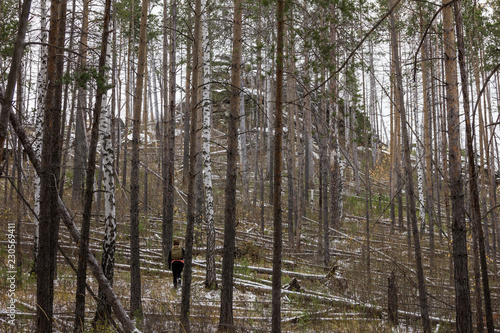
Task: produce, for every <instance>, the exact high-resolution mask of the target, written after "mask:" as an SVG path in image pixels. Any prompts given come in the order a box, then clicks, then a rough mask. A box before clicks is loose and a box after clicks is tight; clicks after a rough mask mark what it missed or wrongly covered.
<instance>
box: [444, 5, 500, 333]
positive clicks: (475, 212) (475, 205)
mask: <svg viewBox="0 0 500 333" xmlns="http://www.w3.org/2000/svg"><path fill="white" fill-rule="evenodd" d="M453 7H454V13H455V24H456V31H457V48H458V60H459V61H458V63H459V65H460V77H461V79H462V97H463V99H464V103H463V105H464V113H465V114H464V116H465V132H466V138H467V156H468V160H469V168H468V169H469V179H470V183H469V191H470V193H469V195H470V200H471V223H472V228H474V229H475V233H476V235H477V241H478V244H479V256H480V260H481V273H482V274H481V275H482V284H483V293H484V309H485V311H486V326H487V328H488V333H493V332H494V330H495V328H494V324H493V311H492V307H491V294H490V285H489V280H488V267H487V263H486V251H485V247H484V235H483V229H482V226H481V208H480V206H479V191H478V185H479V184H478V179H477V173H476V165H475V160H474V148H473V145H472V129H471V124H470V110H469V105H470V104H469V94H468V91H467V82H468V81H467V71H466V69H465V59H464V58H465V46H464V36H463V23H462V3H461V1H460V0H458V1H457V2H455V3H454V5H453ZM478 287H479V285H477V286H476V288H478ZM482 321H483V318H482V316H481V317H480V318H478V330H480V331H482V329H483V324H482Z"/></svg>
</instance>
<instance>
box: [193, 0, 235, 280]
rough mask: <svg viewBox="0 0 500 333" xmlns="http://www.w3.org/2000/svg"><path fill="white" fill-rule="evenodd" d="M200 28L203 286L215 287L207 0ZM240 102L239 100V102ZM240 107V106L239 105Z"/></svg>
mask: <svg viewBox="0 0 500 333" xmlns="http://www.w3.org/2000/svg"><path fill="white" fill-rule="evenodd" d="M201 7H202V12H201V25H202V26H201V28H202V50H203V52H202V53H203V78H202V81H203V82H202V84H203V91H202V94H203V95H202V97H203V98H202V108H203V133H202V141H203V149H202V153H203V181H204V185H205V204H206V212H205V218H206V223H207V252H206V263H207V272H206V277H205V287H207V288H215V287H217V279H216V275H215V225H214V195H213V189H212V160H211V157H210V132H211V130H212V128H211V121H210V118H211V114H212V94H211V84H210V81H211V79H212V66H211V57H212V49H211V45H210V38H209V34H208V9H209V6H208V1H207V0H202V3H201ZM240 103H241V102H240ZM240 107H241V106H240Z"/></svg>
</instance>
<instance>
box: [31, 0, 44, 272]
mask: <svg viewBox="0 0 500 333" xmlns="http://www.w3.org/2000/svg"><path fill="white" fill-rule="evenodd" d="M40 29H41V36H40V42H41V43H42V45H41V47H40V60H41V64H40V70H39V72H38V76H37V94H36V95H37V108H36V115H35V140H34V141H33V150H34V151H35V154H36V157H37V158H38V159H40V158H41V155H42V135H43V132H42V129H43V113H44V110H45V94H46V93H47V52H48V49H47V46H46V45H43V44H46V43H47V38H48V33H47V8H46V1H45V0H42V1H41V2H40ZM33 188H34V194H35V195H34V197H35V198H34V206H33V208H34V209H33V210H34V212H35V218H34V221H35V233H34V237H33V268H32V270H31V271H32V272H33V273H34V272H36V267H37V260H38V237H39V217H40V177H39V176H38V174H37V173H36V172H35V175H34V182H33Z"/></svg>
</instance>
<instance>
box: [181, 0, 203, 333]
mask: <svg viewBox="0 0 500 333" xmlns="http://www.w3.org/2000/svg"><path fill="white" fill-rule="evenodd" d="M194 17H195V20H194V21H195V24H194V40H193V54H192V56H193V69H192V75H193V79H192V91H191V108H190V110H191V124H190V125H191V132H190V142H189V182H188V207H187V226H186V237H185V251H186V254H185V256H184V274H183V281H182V301H181V316H180V317H181V318H180V322H181V330H183V331H185V332H190V331H191V329H190V325H189V311H190V310H189V309H190V297H191V279H192V274H193V271H192V260H193V259H192V251H193V238H194V226H195V223H196V219H197V216H196V199H197V194H196V193H195V186H196V173H197V164H196V155H197V154H198V153H199V151H197V148H198V147H197V144H196V140H197V130H198V87H199V73H200V72H199V69H198V67H199V65H200V63H199V61H200V57H199V52H200V50H199V49H200V44H199V42H200V41H201V38H200V36H201V0H196V1H195V12H194Z"/></svg>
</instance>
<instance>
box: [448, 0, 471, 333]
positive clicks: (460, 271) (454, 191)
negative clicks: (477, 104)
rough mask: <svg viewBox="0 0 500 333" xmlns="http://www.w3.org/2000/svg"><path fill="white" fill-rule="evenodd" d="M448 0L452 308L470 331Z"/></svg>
mask: <svg viewBox="0 0 500 333" xmlns="http://www.w3.org/2000/svg"><path fill="white" fill-rule="evenodd" d="M451 4H452V1H447V0H443V6H444V8H443V35H444V36H443V37H444V62H445V72H446V81H445V83H446V100H447V107H448V108H447V109H448V113H447V118H448V142H449V184H450V197H451V214H452V216H451V218H452V226H451V227H452V236H453V259H454V276H455V307H456V329H457V332H459V333H462V332H472V314H471V305H470V287H469V269H468V258H467V229H466V223H465V210H464V199H463V181H462V170H461V169H462V168H461V165H462V163H461V155H460V132H459V131H460V125H459V123H460V120H459V110H458V88H457V64H456V51H455V31H454V26H453V8H452V6H451Z"/></svg>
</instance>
